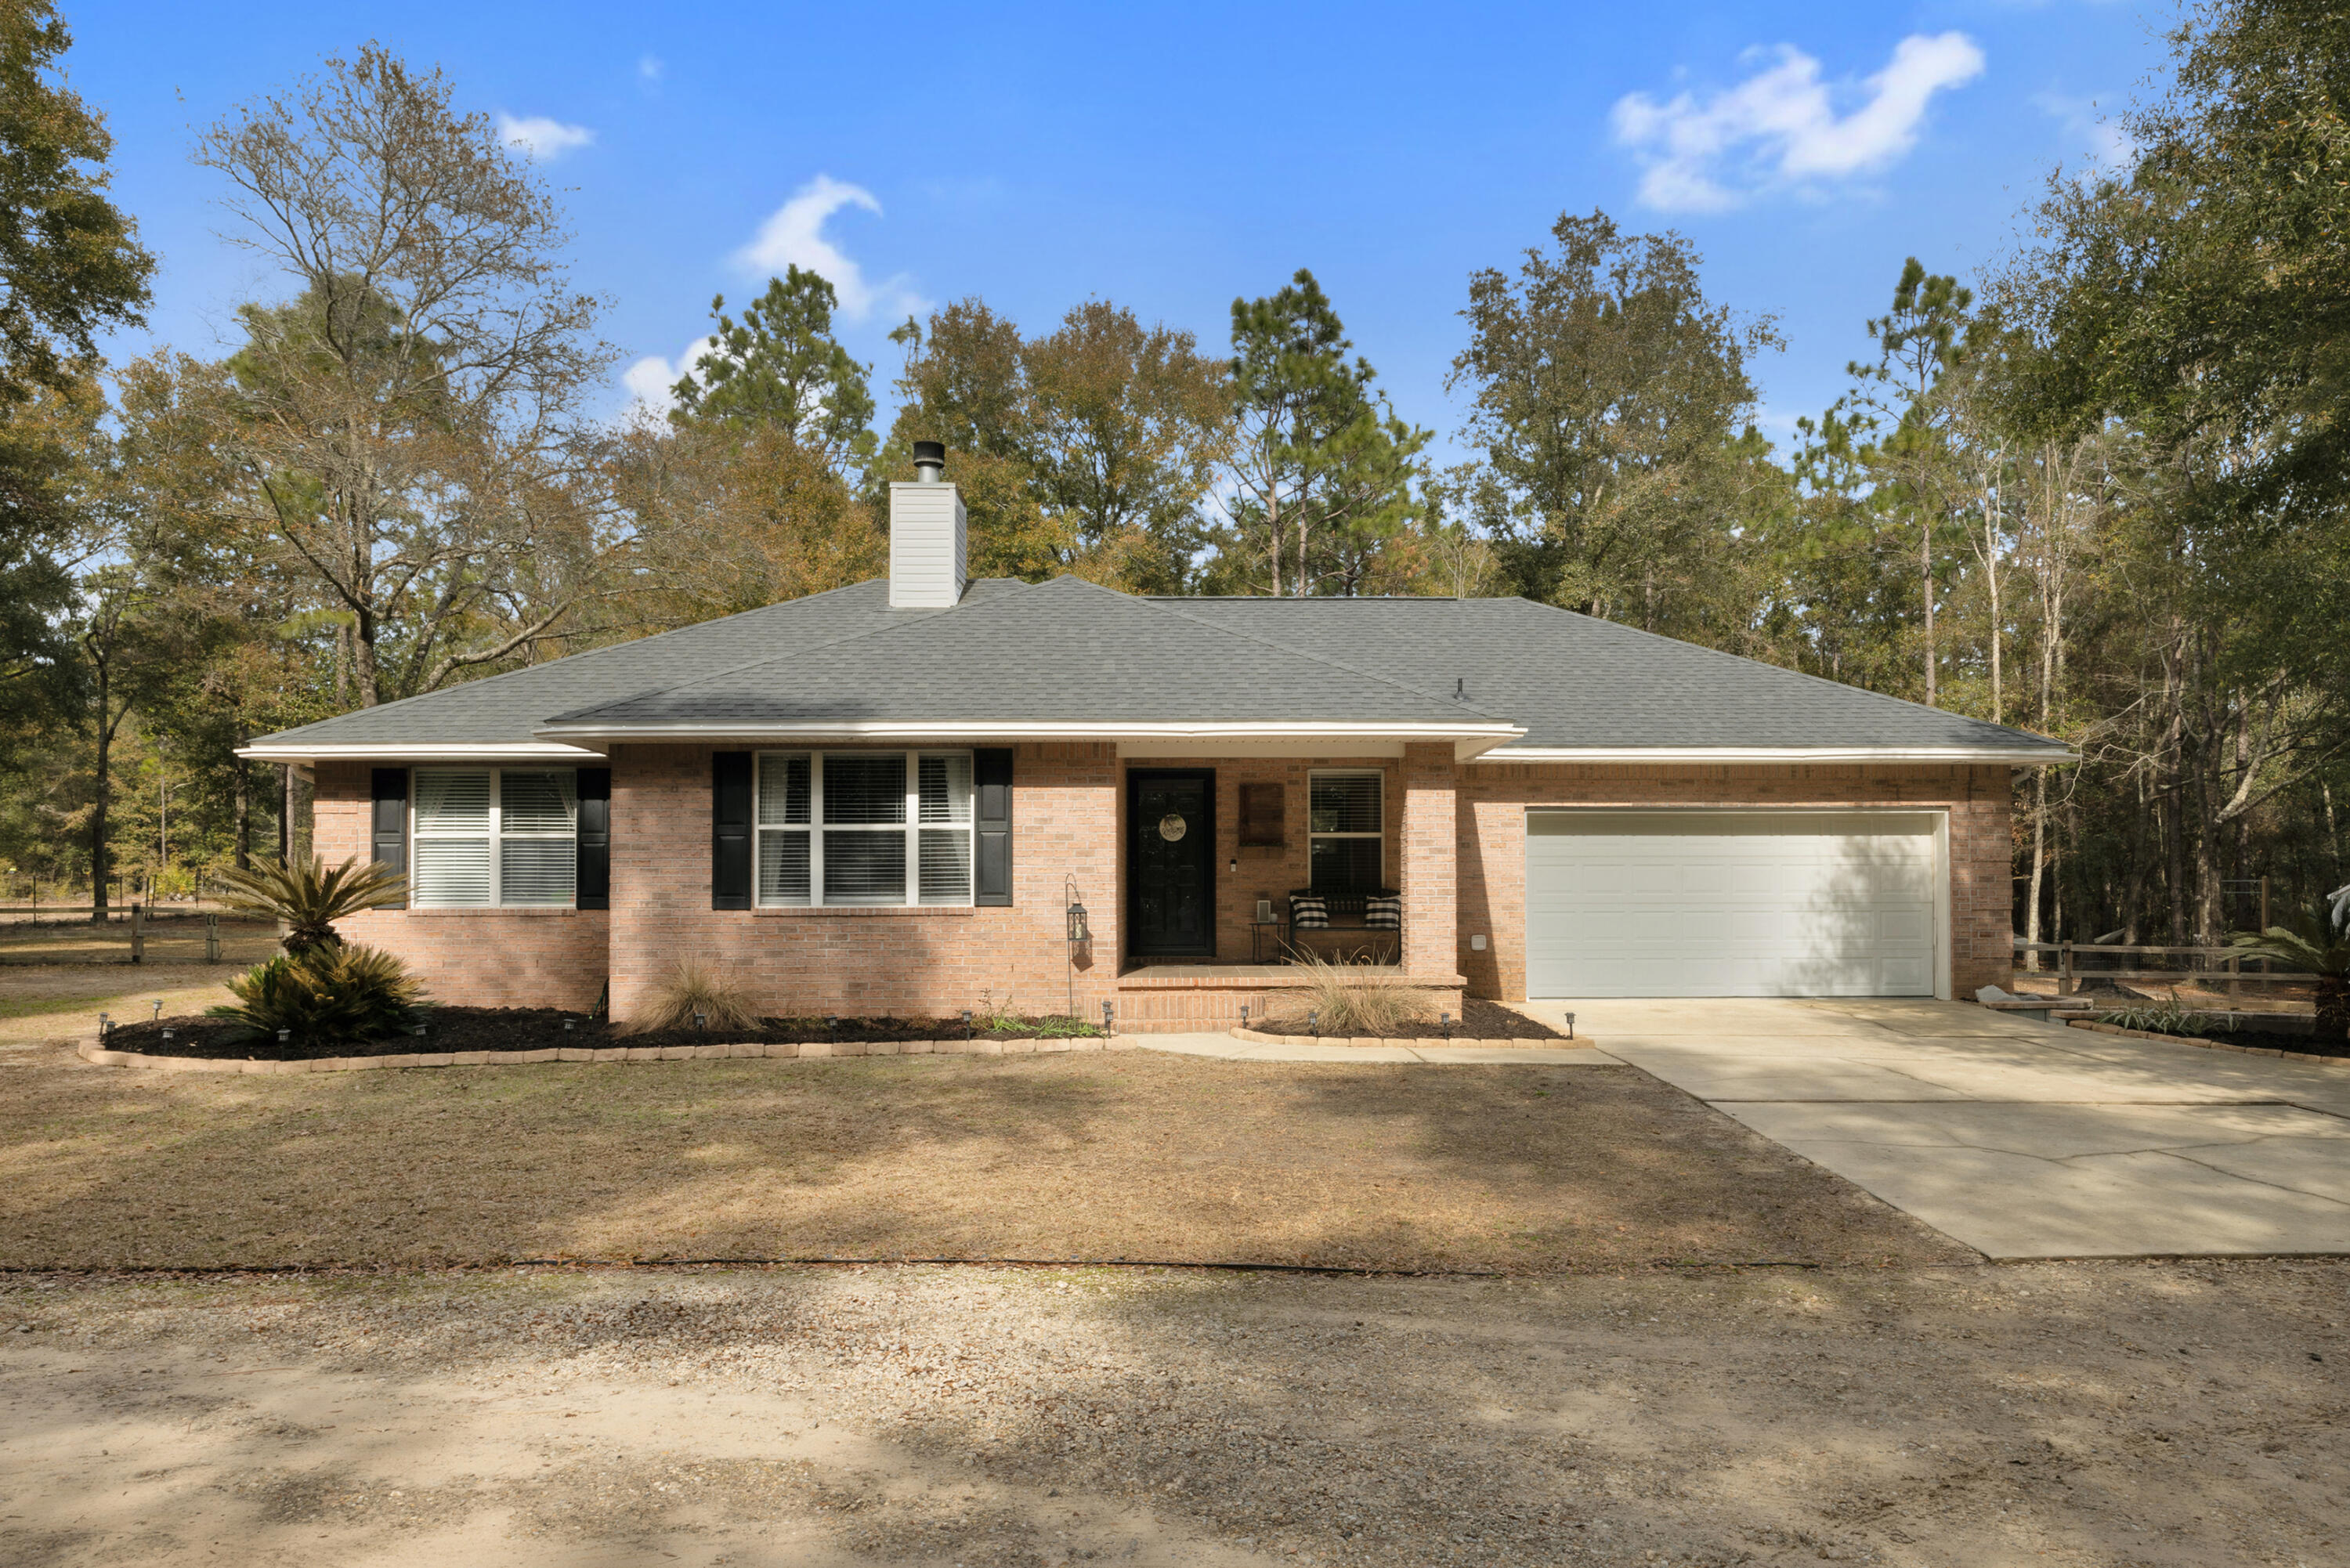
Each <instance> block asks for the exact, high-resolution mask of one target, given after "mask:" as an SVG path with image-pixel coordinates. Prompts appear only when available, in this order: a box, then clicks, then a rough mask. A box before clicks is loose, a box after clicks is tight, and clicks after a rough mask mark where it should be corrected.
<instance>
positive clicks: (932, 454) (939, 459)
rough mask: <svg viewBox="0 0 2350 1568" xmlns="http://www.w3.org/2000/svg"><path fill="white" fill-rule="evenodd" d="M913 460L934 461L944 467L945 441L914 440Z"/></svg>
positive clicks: (920, 461) (945, 457)
mask: <svg viewBox="0 0 2350 1568" xmlns="http://www.w3.org/2000/svg"><path fill="white" fill-rule="evenodd" d="M914 461H915V462H917V463H924V462H935V463H937V464H938V465H939V466H940V467H941V468H944V467H945V466H946V465H947V443H946V442H944V441H916V442H915V443H914Z"/></svg>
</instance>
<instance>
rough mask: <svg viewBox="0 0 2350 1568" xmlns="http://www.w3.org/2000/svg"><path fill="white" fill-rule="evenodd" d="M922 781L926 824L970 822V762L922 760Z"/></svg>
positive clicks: (960, 759) (963, 758) (960, 758)
mask: <svg viewBox="0 0 2350 1568" xmlns="http://www.w3.org/2000/svg"><path fill="white" fill-rule="evenodd" d="M916 767H917V771H918V772H919V773H920V775H921V781H922V820H923V821H924V822H969V821H970V820H971V759H970V758H969V757H967V756H954V757H923V758H920V760H919V762H918V763H917V764H916Z"/></svg>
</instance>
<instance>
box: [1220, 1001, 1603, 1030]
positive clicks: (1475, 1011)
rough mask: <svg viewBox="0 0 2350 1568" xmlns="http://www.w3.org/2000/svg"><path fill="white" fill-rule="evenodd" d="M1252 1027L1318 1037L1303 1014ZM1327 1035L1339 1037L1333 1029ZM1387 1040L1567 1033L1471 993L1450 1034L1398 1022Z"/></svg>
mask: <svg viewBox="0 0 2350 1568" xmlns="http://www.w3.org/2000/svg"><path fill="white" fill-rule="evenodd" d="M1249 1027H1250V1028H1251V1029H1253V1030H1255V1031H1256V1032H1257V1033H1261V1034H1287V1035H1292V1036H1295V1037H1296V1038H1299V1039H1309V1040H1310V1039H1314V1038H1316V1036H1315V1035H1314V1034H1313V1033H1311V1032H1309V1031H1308V1030H1307V1029H1306V1027H1305V1020H1304V1019H1302V1018H1284V1019H1281V1020H1279V1021H1275V1020H1273V1019H1265V1020H1263V1021H1255V1020H1252V1021H1251V1023H1250V1024H1249ZM1323 1033H1324V1034H1325V1035H1330V1036H1331V1037H1333V1038H1335V1034H1334V1033H1333V1032H1332V1031H1329V1030H1325V1031H1324V1032H1323ZM1379 1038H1381V1039H1383V1040H1443V1039H1448V1038H1449V1039H1453V1040H1564V1039H1565V1038H1566V1036H1565V1035H1564V1034H1561V1033H1559V1032H1558V1031H1557V1030H1555V1029H1553V1028H1552V1027H1551V1026H1550V1025H1549V1024H1547V1023H1536V1022H1535V1021H1534V1019H1531V1018H1529V1017H1527V1016H1526V1015H1525V1014H1524V1013H1523V1012H1515V1011H1513V1010H1512V1009H1510V1008H1507V1007H1503V1005H1502V1004H1501V1003H1499V1002H1487V1001H1484V1000H1483V999H1482V998H1480V997H1474V996H1472V997H1470V998H1468V999H1467V1000H1466V1001H1464V1002H1461V1016H1460V1017H1458V1018H1456V1019H1454V1020H1453V1021H1452V1032H1451V1034H1450V1035H1447V1034H1446V1033H1445V1032H1444V1030H1443V1029H1442V1027H1440V1025H1438V1024H1437V1023H1434V1022H1433V1021H1431V1022H1430V1023H1398V1024H1395V1025H1393V1026H1391V1027H1390V1028H1388V1029H1386V1030H1384V1031H1382V1032H1381V1033H1380V1036H1379Z"/></svg>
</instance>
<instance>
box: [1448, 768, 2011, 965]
mask: <svg viewBox="0 0 2350 1568" xmlns="http://www.w3.org/2000/svg"><path fill="white" fill-rule="evenodd" d="M2009 779H2010V774H2009V771H2008V770H2007V769H2006V768H2004V767H1980V768H1966V767H1863V766H1857V765H1855V766H1825V765H1823V766H1805V767H1788V766H1749V767H1687V766H1683V767H1635V766H1625V765H1620V764H1607V765H1602V764H1583V763H1467V764H1465V765H1463V766H1462V768H1461V794H1460V810H1459V813H1458V815H1457V818H1456V820H1457V824H1458V827H1459V836H1458V840H1457V842H1458V846H1459V855H1460V864H1459V875H1460V880H1461V899H1460V908H1461V949H1460V961H1461V973H1463V974H1465V975H1467V976H1468V977H1469V992H1470V994H1471V995H1472V996H1489V997H1496V998H1501V999H1504V1000H1508V1001H1513V1002H1515V1001H1523V1000H1524V998H1525V994H1526V967H1525V950H1524V946H1523V937H1524V932H1525V905H1526V887H1525V877H1526V833H1525V826H1526V825H1525V808H1526V807H1527V806H1529V805H1623V806H1658V805H1733V806H1734V805H1766V806H1900V807H1906V808H1910V809H1924V810H1947V811H1948V812H1949V813H1950V993H1951V995H1953V996H1955V997H1960V998H1965V997H1969V996H1972V995H1973V994H1974V992H1975V991H1976V989H1977V988H1978V987H1980V986H1984V985H2002V986H2003V985H2006V984H2007V983H2008V982H2009V981H2010V980H2011V979H2012V975H2013V972H2014V951H2013V949H2012V945H2011V944H2012V942H2013V940H2014V931H2013V925H2012V919H2013V917H2012V902H2011V898H2010V877H2011V875H2012V865H2011V857H2012V847H2013V846H2012V836H2011V829H2010V827H2009V822H2008V787H2009ZM1479 933H1482V934H1483V935H1485V937H1486V938H1487V947H1486V950H1485V951H1483V952H1471V951H1470V950H1469V938H1470V937H1471V936H1472V935H1476V934H1479Z"/></svg>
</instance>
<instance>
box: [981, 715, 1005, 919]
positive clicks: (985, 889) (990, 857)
mask: <svg viewBox="0 0 2350 1568" xmlns="http://www.w3.org/2000/svg"><path fill="white" fill-rule="evenodd" d="M971 772H972V784H974V785H976V786H977V793H978V795H979V805H978V809H976V810H975V811H973V812H972V829H973V831H975V832H976V833H977V834H978V836H979V875H978V878H977V880H976V881H975V882H974V884H973V885H972V900H971V901H972V903H974V904H1009V903H1011V902H1012V749H1011V748H1010V747H1009V746H998V747H993V748H989V747H983V748H981V749H980V750H978V751H975V752H973V753H972V754H971Z"/></svg>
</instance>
